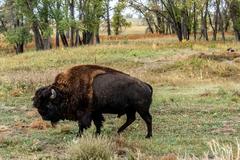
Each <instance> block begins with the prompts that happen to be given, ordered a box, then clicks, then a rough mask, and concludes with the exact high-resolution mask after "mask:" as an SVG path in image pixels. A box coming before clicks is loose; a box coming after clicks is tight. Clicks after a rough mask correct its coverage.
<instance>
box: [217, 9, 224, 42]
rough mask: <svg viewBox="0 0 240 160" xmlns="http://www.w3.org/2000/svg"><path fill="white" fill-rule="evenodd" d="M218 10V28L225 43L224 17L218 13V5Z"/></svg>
mask: <svg viewBox="0 0 240 160" xmlns="http://www.w3.org/2000/svg"><path fill="white" fill-rule="evenodd" d="M218 7H219V8H218V10H219V27H220V31H221V34H222V40H223V41H224V42H225V30H224V20H225V19H224V16H223V14H222V13H221V12H220V4H219V5H218Z"/></svg>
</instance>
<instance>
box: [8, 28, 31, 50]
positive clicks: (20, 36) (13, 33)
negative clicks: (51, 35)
mask: <svg viewBox="0 0 240 160" xmlns="http://www.w3.org/2000/svg"><path fill="white" fill-rule="evenodd" d="M5 36H6V39H7V41H8V42H9V43H11V44H13V45H14V48H15V50H16V54H19V53H23V52H24V44H27V43H28V42H31V41H32V35H31V34H30V33H29V29H28V28H26V27H17V28H14V29H9V30H8V31H7V32H6V33H5Z"/></svg>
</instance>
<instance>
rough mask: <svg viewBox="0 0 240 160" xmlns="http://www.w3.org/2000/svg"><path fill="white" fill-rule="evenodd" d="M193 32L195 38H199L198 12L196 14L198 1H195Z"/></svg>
mask: <svg viewBox="0 0 240 160" xmlns="http://www.w3.org/2000/svg"><path fill="white" fill-rule="evenodd" d="M193 17H194V18H193V34H194V40H195V41H196V40H197V14H196V2H195V1H194V4H193Z"/></svg>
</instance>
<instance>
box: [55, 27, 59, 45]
mask: <svg viewBox="0 0 240 160" xmlns="http://www.w3.org/2000/svg"><path fill="white" fill-rule="evenodd" d="M57 28H58V26H57ZM56 47H57V48H58V47H60V42H59V31H58V29H56Z"/></svg>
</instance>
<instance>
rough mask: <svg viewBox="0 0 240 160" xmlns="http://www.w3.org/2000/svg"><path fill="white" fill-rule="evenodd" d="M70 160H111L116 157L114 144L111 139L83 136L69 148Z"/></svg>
mask: <svg viewBox="0 0 240 160" xmlns="http://www.w3.org/2000/svg"><path fill="white" fill-rule="evenodd" d="M68 153H69V154H68V158H67V159H70V160H111V159H112V157H114V152H113V143H112V142H111V140H109V138H107V137H103V136H98V137H94V136H92V135H89V134H87V135H83V136H82V137H81V138H79V139H78V140H77V141H75V142H73V143H72V144H70V146H69V148H68Z"/></svg>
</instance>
